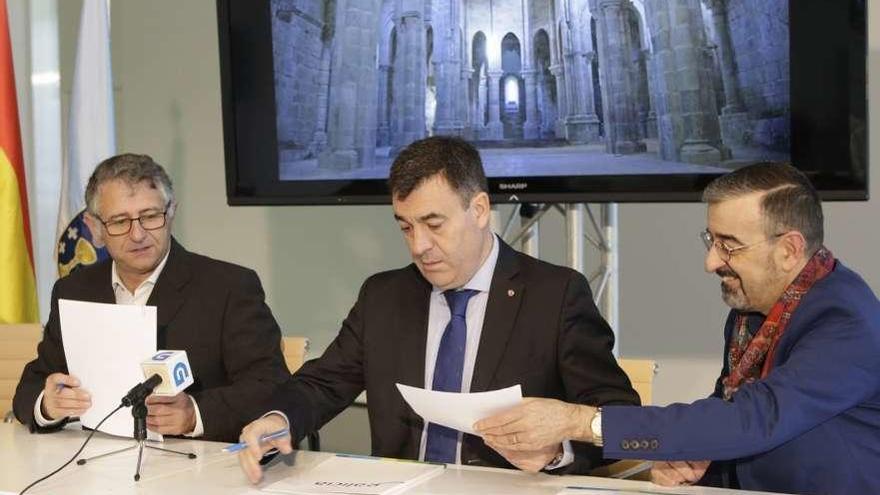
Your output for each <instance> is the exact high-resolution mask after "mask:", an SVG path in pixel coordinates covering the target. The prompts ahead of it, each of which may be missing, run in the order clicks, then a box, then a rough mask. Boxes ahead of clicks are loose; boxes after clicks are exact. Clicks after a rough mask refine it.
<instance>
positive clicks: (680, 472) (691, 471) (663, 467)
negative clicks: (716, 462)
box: [651, 461, 712, 486]
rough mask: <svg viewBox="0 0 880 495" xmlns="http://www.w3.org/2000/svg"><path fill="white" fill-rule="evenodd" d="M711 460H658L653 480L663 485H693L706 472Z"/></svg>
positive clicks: (655, 464) (652, 475) (652, 474)
mask: <svg viewBox="0 0 880 495" xmlns="http://www.w3.org/2000/svg"><path fill="white" fill-rule="evenodd" d="M711 463H712V462H711V461H657V462H655V463H654V466H653V467H652V468H651V481H653V482H654V483H656V484H658V485H662V486H677V485H693V484H694V483H696V482H698V481H700V478H702V477H703V475H704V474H706V470H707V469H709V464H711Z"/></svg>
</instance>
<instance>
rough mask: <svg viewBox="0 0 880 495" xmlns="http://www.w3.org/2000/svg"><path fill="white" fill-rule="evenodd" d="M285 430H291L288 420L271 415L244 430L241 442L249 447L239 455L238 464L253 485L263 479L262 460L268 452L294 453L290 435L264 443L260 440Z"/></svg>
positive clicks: (277, 415) (240, 438) (278, 415)
mask: <svg viewBox="0 0 880 495" xmlns="http://www.w3.org/2000/svg"><path fill="white" fill-rule="evenodd" d="M285 428H289V425H288V424H287V420H285V419H284V417H283V416H281V415H280V414H269V415H267V416H265V417H262V418H260V419H258V420H256V421H254V422H252V423H250V424H248V425H247V426H245V427H244V428H242V430H241V436H240V437H239V441H240V442H247V445H248V446H247V448H246V449H244V450H242V451H240V452H239V453H238V463H239V464H241V470H242V471H244V474H245V475H246V476H247V477H248V479H249V480H250V481H251V483H257V482H259V481H260V479H262V477H263V468H261V467H260V459H262V458H263V455H264V454H265V453H266V452H268V451H270V450H272V449H278V450H279V451H280V452H281V453H282V454H289V453H291V452H293V448H292V447H291V445H290V441H291V439H290V435H286V436H284V437H281V438H276V439H273V440H269V441H266V442H263V443H261V442H260V438H261V437H262V436H263V435H267V434H269V433H274V432H276V431H278V430H283V429H285Z"/></svg>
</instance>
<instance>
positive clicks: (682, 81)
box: [606, 0, 729, 164]
mask: <svg viewBox="0 0 880 495" xmlns="http://www.w3.org/2000/svg"><path fill="white" fill-rule="evenodd" d="M606 1H607V0H606ZM645 5H646V10H647V13H648V15H647V17H648V23H649V29H650V30H651V33H652V39H653V40H654V45H653V48H654V59H655V60H654V66H655V79H656V82H657V86H656V88H657V91H656V95H655V104H656V110H657V119H658V126H657V127H658V130H659V138H660V157H661V158H662V159H664V160H673V161H681V162H687V163H700V164H712V163H718V162H719V161H721V160H722V159H726V158H728V157H729V151H728V150H727V148H725V147H724V146H723V144H722V142H721V131H720V128H719V124H718V112H717V110H716V108H715V97H714V89H713V86H712V76H711V73H710V72H709V64H707V63H706V60H705V57H706V50H707V49H708V47H707V45H706V39H705V35H704V33H705V29H704V26H703V16H702V12H701V9H700V0H647V1H646V2H645ZM671 13H674V15H671Z"/></svg>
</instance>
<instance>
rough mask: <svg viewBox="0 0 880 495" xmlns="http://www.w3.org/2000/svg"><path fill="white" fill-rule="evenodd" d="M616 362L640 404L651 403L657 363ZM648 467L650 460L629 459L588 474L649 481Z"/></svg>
mask: <svg viewBox="0 0 880 495" xmlns="http://www.w3.org/2000/svg"><path fill="white" fill-rule="evenodd" d="M617 364H619V365H620V367H621V368H622V369H623V372H624V373H626V376H628V377H629V381H630V383H632V386H633V388H634V389H635V390H636V392H638V394H639V398H641V399H642V405H643V406H649V405H651V399H652V397H651V390H652V388H653V386H654V375H656V374H657V363H656V362H655V361H654V360H653V359H618V360H617ZM650 469H651V463H650V462H646V461H639V460H634V459H629V460H623V461H617V462H613V463H611V464H607V465H605V466H600V467H598V468H596V469H593V470H592V471H590V476H602V477H606V478H624V479H635V480H641V481H649V480H650V479H651V473H650Z"/></svg>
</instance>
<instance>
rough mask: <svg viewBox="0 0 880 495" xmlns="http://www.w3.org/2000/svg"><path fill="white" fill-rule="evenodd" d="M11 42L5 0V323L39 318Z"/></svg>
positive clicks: (1, 38)
mask: <svg viewBox="0 0 880 495" xmlns="http://www.w3.org/2000/svg"><path fill="white" fill-rule="evenodd" d="M36 286H37V284H36V279H35V276H34V255H33V250H32V248H31V229H30V222H29V221H28V200H27V186H26V185H25V180H24V158H23V156H22V151H21V131H20V130H19V127H18V103H17V101H16V97H15V75H14V73H13V67H12V42H11V41H10V38H9V19H8V17H7V13H6V0H0V323H31V322H38V321H39V317H40V316H39V312H38V311H37V290H36Z"/></svg>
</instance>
